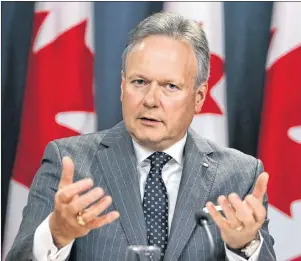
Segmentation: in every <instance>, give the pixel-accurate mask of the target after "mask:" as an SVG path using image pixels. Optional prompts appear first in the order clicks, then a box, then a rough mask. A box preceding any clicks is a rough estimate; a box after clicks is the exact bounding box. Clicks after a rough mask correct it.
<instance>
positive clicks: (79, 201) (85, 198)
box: [68, 187, 104, 214]
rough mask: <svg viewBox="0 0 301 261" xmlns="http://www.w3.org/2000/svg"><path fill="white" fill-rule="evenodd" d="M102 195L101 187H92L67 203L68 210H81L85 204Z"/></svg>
mask: <svg viewBox="0 0 301 261" xmlns="http://www.w3.org/2000/svg"><path fill="white" fill-rule="evenodd" d="M103 195H104V190H103V189H102V188H99V187H97V188H94V189H92V190H91V191H89V192H87V193H86V194H84V195H82V196H80V197H78V198H76V199H75V200H73V201H72V202H71V203H70V204H69V205H68V210H69V212H70V213H73V214H76V213H78V212H81V211H83V209H85V208H86V207H87V206H89V205H90V204H92V203H94V202H95V201H97V200H99V199H100V198H101V197H102V196H103Z"/></svg>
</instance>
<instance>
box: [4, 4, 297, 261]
mask: <svg viewBox="0 0 301 261" xmlns="http://www.w3.org/2000/svg"><path fill="white" fill-rule="evenodd" d="M161 10H169V11H174V12H179V13H181V14H182V15H184V16H186V17H190V18H192V19H195V20H197V21H198V22H200V23H201V24H202V25H203V27H204V30H205V32H206V34H207V37H208V40H209V46H210V50H211V74H210V79H209V93H208V95H207V99H206V102H205V104H204V107H203V111H202V113H200V114H198V115H195V117H194V120H193V123H192V128H193V129H195V130H196V131H197V132H198V133H199V134H201V135H203V136H206V137H208V138H210V139H212V140H213V141H215V142H217V143H219V144H221V145H225V146H229V147H231V148H235V149H238V150H241V151H242V152H244V153H247V154H250V155H253V156H255V157H258V158H260V159H261V160H262V161H263V163H264V166H265V169H266V170H267V171H268V172H269V174H270V181H269V187H268V196H269V201H270V205H269V218H270V230H271V234H272V235H273V236H274V238H275V249H276V254H277V260H280V261H282V260H294V261H297V260H301V247H300V242H301V29H300V28H301V3H300V2H299V3H298V2H291V3H288V2H275V3H273V2H210V3H209V2H93V3H90V2H1V34H2V38H1V54H2V55H1V79H2V82H1V110H2V117H1V125H2V133H1V135H2V136H1V138H2V144H1V149H2V166H1V167H2V169H1V173H2V175H1V179H2V180H1V181H2V185H1V204H2V205H1V230H2V234H1V244H2V247H3V248H2V254H3V258H4V257H5V256H6V254H7V251H8V250H9V248H10V247H11V245H12V242H13V240H14V237H15V235H16V233H17V230H18V227H19V224H20V220H21V212H22V209H23V207H24V206H25V204H26V201H27V194H28V189H29V187H30V184H31V181H32V179H33V176H34V175H35V173H36V171H37V169H38V168H39V164H40V160H41V157H42V154H43V150H44V148H45V146H46V144H47V143H48V142H49V141H51V140H53V139H57V138H62V137H67V136H72V135H79V134H85V133H89V132H93V131H97V130H103V129H107V128H111V127H112V126H114V125H115V124H116V123H118V122H119V121H120V120H122V113H121V104H120V99H119V96H120V72H121V54H122V51H123V49H124V48H125V46H126V42H127V36H128V33H129V31H130V30H132V29H133V28H134V27H135V26H136V25H137V23H139V22H140V21H141V20H142V19H144V18H145V17H147V16H148V15H150V14H152V13H154V12H159V11H161Z"/></svg>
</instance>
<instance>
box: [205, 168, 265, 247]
mask: <svg viewBox="0 0 301 261" xmlns="http://www.w3.org/2000/svg"><path fill="white" fill-rule="evenodd" d="M268 180H269V175H268V174H267V173H266V172H263V173H261V174H260V175H259V176H258V178H257V181H256V184H255V187H254V190H253V192H252V194H250V195H247V196H246V197H245V198H244V200H243V201H242V200H241V199H240V198H239V196H238V195H237V194H236V193H231V194H230V195H229V196H228V198H226V197H225V196H223V195H222V196H219V197H218V203H219V204H220V206H221V207H222V209H223V211H224V214H225V217H223V216H222V215H221V214H220V213H219V212H218V211H217V210H216V209H215V207H214V204H213V203H212V202H208V203H207V204H206V207H207V209H208V211H209V213H210V215H211V217H212V218H213V220H214V221H215V223H216V224H217V226H218V227H219V229H220V231H221V236H222V239H223V240H224V242H225V243H226V244H227V245H228V246H229V247H231V248H243V247H244V246H245V245H247V244H248V243H249V242H250V241H252V240H253V239H254V237H255V235H256V233H257V231H258V230H259V229H260V228H261V226H262V224H263V223H264V220H265V217H266V209H265V207H264V206H263V197H264V194H265V192H266V188H267V184H268Z"/></svg>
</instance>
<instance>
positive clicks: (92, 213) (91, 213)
mask: <svg viewBox="0 0 301 261" xmlns="http://www.w3.org/2000/svg"><path fill="white" fill-rule="evenodd" d="M111 204H112V197H111V196H105V197H103V198H102V199H100V200H99V201H98V202H97V203H95V204H94V205H92V206H91V207H89V208H87V209H85V213H84V214H83V215H82V217H83V219H84V220H85V221H86V222H91V221H92V220H94V219H95V218H97V216H99V215H100V214H101V213H103V212H104V211H105V210H106V209H107V208H108V207H109V206H110V205H111Z"/></svg>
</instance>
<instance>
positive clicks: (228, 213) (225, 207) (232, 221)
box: [218, 196, 241, 228]
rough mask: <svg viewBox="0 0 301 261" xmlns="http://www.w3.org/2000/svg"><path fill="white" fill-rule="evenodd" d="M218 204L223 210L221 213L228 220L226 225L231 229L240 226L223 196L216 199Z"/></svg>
mask: <svg viewBox="0 0 301 261" xmlns="http://www.w3.org/2000/svg"><path fill="white" fill-rule="evenodd" d="M218 203H219V204H220V206H221V207H222V209H223V212H224V214H225V216H226V218H227V220H228V224H229V225H230V227H231V228H237V227H239V226H241V222H240V221H239V220H238V219H237V217H236V215H235V211H234V209H233V208H232V207H231V205H230V202H229V201H228V199H227V198H226V197H225V196H220V197H219V198H218Z"/></svg>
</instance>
